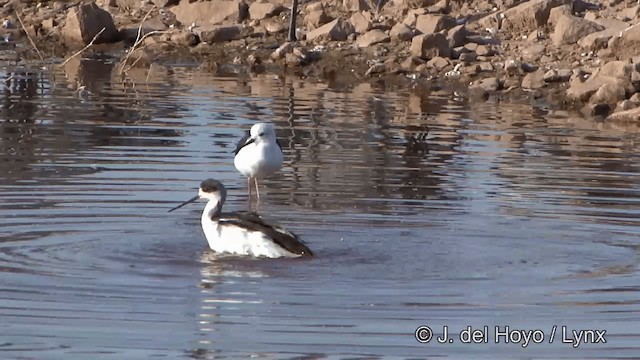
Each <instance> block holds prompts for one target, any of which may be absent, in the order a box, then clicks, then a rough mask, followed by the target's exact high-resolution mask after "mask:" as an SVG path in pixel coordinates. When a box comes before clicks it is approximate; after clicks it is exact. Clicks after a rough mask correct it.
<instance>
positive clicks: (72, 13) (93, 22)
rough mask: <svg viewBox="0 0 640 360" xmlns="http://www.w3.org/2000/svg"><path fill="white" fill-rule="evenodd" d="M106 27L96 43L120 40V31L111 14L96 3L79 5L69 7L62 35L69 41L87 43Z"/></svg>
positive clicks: (79, 43) (78, 43)
mask: <svg viewBox="0 0 640 360" xmlns="http://www.w3.org/2000/svg"><path fill="white" fill-rule="evenodd" d="M103 28H104V31H102V34H100V36H98V38H97V39H96V41H94V44H100V43H111V42H116V41H118V40H119V36H120V35H119V32H118V29H116V26H115V24H114V23H113V18H111V14H109V13H108V12H107V11H105V10H102V9H100V8H99V7H98V6H97V5H96V4H95V3H87V4H84V5H79V6H78V7H76V8H72V9H69V11H68V12H67V20H66V23H65V25H64V28H63V29H62V37H63V38H64V39H65V41H67V42H69V43H75V44H76V45H87V44H89V43H90V42H91V40H92V39H93V38H94V37H95V36H96V35H97V34H98V33H99V32H100V31H101V30H102V29H103Z"/></svg>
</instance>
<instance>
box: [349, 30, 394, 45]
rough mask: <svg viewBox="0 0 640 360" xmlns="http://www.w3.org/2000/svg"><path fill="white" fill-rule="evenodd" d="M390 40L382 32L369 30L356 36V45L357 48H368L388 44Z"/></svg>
mask: <svg viewBox="0 0 640 360" xmlns="http://www.w3.org/2000/svg"><path fill="white" fill-rule="evenodd" d="M390 41H391V38H390V37H389V35H387V34H386V33H385V32H384V31H382V30H377V29H376V30H371V31H368V32H366V33H364V34H362V35H361V36H358V39H357V40H356V45H357V46H358V47H368V46H371V45H375V44H380V43H387V42H390Z"/></svg>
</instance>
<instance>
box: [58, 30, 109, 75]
mask: <svg viewBox="0 0 640 360" xmlns="http://www.w3.org/2000/svg"><path fill="white" fill-rule="evenodd" d="M105 29H106V28H104V27H103V28H102V30H100V32H98V33H97V34H96V36H94V37H93V39H91V41H90V42H89V44H87V46H85V47H83V48H82V49H80V51H78V52H77V53H75V54H73V55H71V56H69V58H68V59H67V60H65V61H64V62H63V63H62V64H60V65H59V66H60V67H62V66H64V65H65V64H66V63H68V62H69V60H71V59H73V58H74V57H76V56H78V55H80V54H81V53H82V52H83V51H85V50H87V49H88V48H89V47H90V46H91V45H93V42H94V41H96V39H98V36H100V34H102V33H103V32H104V30H105Z"/></svg>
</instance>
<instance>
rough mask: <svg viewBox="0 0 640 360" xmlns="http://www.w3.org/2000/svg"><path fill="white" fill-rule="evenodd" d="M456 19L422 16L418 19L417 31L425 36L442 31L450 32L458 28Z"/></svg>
mask: <svg viewBox="0 0 640 360" xmlns="http://www.w3.org/2000/svg"><path fill="white" fill-rule="evenodd" d="M456 25H457V23H456V19H454V18H453V17H451V16H449V15H433V14H426V15H420V16H418V18H417V19H416V29H417V30H418V31H420V32H421V33H423V34H432V33H436V32H439V31H441V30H449V29H451V28H452V27H454V26H456Z"/></svg>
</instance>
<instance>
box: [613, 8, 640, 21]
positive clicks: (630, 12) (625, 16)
mask: <svg viewBox="0 0 640 360" xmlns="http://www.w3.org/2000/svg"><path fill="white" fill-rule="evenodd" d="M638 13H640V6H638V5H636V6H632V7H628V8H624V9H622V10H620V12H618V19H620V20H623V21H629V20H633V19H635V18H637V17H638Z"/></svg>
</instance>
